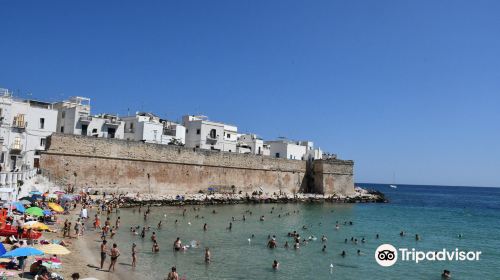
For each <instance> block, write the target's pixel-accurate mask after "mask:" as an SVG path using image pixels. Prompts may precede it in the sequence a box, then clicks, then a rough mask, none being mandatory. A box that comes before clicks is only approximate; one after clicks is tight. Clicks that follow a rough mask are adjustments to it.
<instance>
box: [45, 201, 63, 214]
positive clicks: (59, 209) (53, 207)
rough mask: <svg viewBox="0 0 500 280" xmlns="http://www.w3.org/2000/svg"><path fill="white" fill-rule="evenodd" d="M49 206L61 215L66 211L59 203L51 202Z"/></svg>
mask: <svg viewBox="0 0 500 280" xmlns="http://www.w3.org/2000/svg"><path fill="white" fill-rule="evenodd" d="M48 205H49V208H50V209H52V210H53V211H56V212H59V213H62V212H64V209H63V208H62V207H61V205H59V204H57V203H53V202H49V204H48Z"/></svg>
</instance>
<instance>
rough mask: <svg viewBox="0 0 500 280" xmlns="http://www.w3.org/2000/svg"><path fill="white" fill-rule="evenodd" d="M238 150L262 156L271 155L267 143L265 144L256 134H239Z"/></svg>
mask: <svg viewBox="0 0 500 280" xmlns="http://www.w3.org/2000/svg"><path fill="white" fill-rule="evenodd" d="M238 152H239V153H242V154H247V153H249V154H254V155H263V156H269V155H271V150H270V148H269V145H268V144H265V143H264V140H262V138H259V137H258V136H257V135H256V134H240V135H239V136H238Z"/></svg>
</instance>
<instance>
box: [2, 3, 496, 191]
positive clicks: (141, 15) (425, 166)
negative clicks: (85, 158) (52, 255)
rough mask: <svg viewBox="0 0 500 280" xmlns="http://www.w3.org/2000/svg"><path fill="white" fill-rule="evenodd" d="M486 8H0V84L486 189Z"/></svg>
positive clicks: (491, 100) (371, 173)
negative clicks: (201, 122) (305, 145)
mask: <svg viewBox="0 0 500 280" xmlns="http://www.w3.org/2000/svg"><path fill="white" fill-rule="evenodd" d="M499 15H500V1H495V0H492V1H483V0H478V1H460V0H448V1H442V0H439V1H436V0H429V1H404V0H394V1H384V0H380V1H368V0H366V1H350V0H343V1H333V0H332V1H295V0H287V1H269V0H265V1H264V0H262V1H261V0H252V1H239V0H238V1H234V0H230V1H202V0H200V1H189V0H188V1H123V0H121V1H79V2H78V3H77V2H76V1H4V0H0V18H1V24H0V62H1V67H0V87H5V88H9V89H11V90H14V91H15V92H16V93H17V94H18V95H22V96H23V95H24V96H26V95H27V94H28V93H31V94H32V96H33V97H35V98H38V99H43V100H52V101H55V100H59V99H61V98H64V97H68V96H72V95H81V96H88V97H90V98H92V103H93V112H95V113H98V112H104V111H106V112H113V113H119V114H126V113H127V110H128V109H130V111H131V112H134V111H137V110H144V111H152V112H156V113H157V114H159V115H161V116H163V117H167V118H170V119H174V120H175V119H179V118H180V117H181V116H182V115H183V114H187V113H191V114H194V113H203V114H206V115H208V116H209V117H210V118H211V119H213V120H220V121H225V122H228V123H233V124H236V125H238V126H239V129H240V130H241V131H243V132H255V133H258V134H259V135H261V136H263V137H265V138H267V139H274V138H276V137H278V136H285V137H288V138H291V139H311V140H313V141H314V142H315V143H316V145H317V146H320V147H321V148H323V149H324V150H327V151H330V152H333V153H337V154H338V155H339V156H340V157H341V158H345V159H353V160H355V161H356V169H355V172H356V181H358V182H391V181H392V174H393V172H394V173H395V174H396V181H397V182H398V183H414V184H444V185H479V186H500V51H499V50H500V36H499V34H500V33H499V32H500V16H499Z"/></svg>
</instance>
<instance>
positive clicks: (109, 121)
mask: <svg viewBox="0 0 500 280" xmlns="http://www.w3.org/2000/svg"><path fill="white" fill-rule="evenodd" d="M120 123H121V122H120V121H119V120H116V119H105V120H104V124H105V125H107V126H113V127H118V126H120Z"/></svg>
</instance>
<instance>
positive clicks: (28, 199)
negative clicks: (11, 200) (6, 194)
mask: <svg viewBox="0 0 500 280" xmlns="http://www.w3.org/2000/svg"><path fill="white" fill-rule="evenodd" d="M19 200H20V201H21V200H27V201H30V202H31V203H33V202H34V201H35V199H34V198H32V197H29V196H25V197H21V198H20V199H19Z"/></svg>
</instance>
